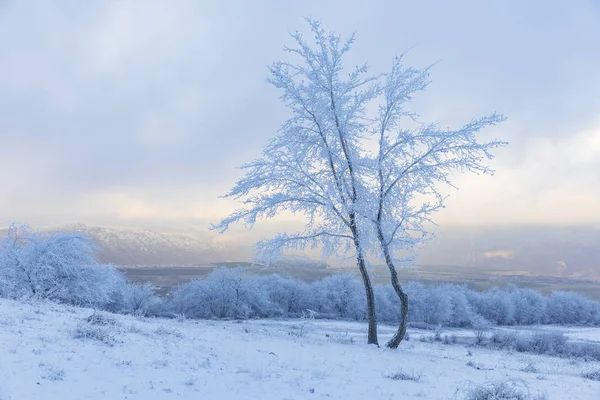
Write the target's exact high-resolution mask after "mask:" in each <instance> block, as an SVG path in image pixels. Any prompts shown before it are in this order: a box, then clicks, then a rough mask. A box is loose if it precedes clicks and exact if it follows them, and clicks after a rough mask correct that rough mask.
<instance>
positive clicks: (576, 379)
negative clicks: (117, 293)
mask: <svg viewBox="0 0 600 400" xmlns="http://www.w3.org/2000/svg"><path fill="white" fill-rule="evenodd" d="M93 313H94V311H93V310H91V309H85V308H75V307H68V306H62V305H56V304H51V303H37V302H32V303H24V302H16V301H9V300H2V299H0V399H1V400H33V399H36V400H37V399H60V400H68V399H73V400H75V399H77V400H81V399H89V400H93V399H175V398H184V399H200V398H201V399H279V400H283V399H372V400H375V399H460V398H462V397H463V396H464V394H465V393H466V391H467V390H468V389H469V388H470V387H472V385H475V384H481V383H484V382H489V381H499V380H510V379H516V380H519V381H520V383H521V384H524V385H526V387H527V389H528V391H529V392H530V393H531V394H532V395H535V394H538V393H539V394H546V395H547V398H548V399H551V400H552V399H560V400H566V399H573V400H576V399H582V400H583V399H585V400H595V399H600V382H596V381H592V380H586V379H584V378H582V377H581V376H580V375H581V374H582V373H583V372H587V371H592V370H597V369H599V368H600V363H598V362H584V361H581V360H569V359H561V358H556V357H545V356H536V355H530V354H522V353H512V354H511V353H507V352H502V351H495V350H489V349H483V348H477V347H466V346H465V345H460V344H457V345H445V344H442V343H424V342H421V341H419V340H416V339H417V338H418V336H419V335H423V334H426V335H428V334H431V333H427V332H424V331H416V330H410V331H409V333H410V334H411V340H409V341H408V342H404V343H402V344H401V347H400V348H399V349H398V350H390V349H387V348H385V347H381V348H377V347H375V346H369V345H367V344H365V331H366V324H362V323H352V322H338V321H322V320H314V321H313V320H290V321H279V320H278V321H275V320H252V321H192V320H166V319H143V318H136V317H130V316H122V315H112V314H108V313H101V314H102V315H103V316H106V317H108V318H109V319H110V318H112V319H114V323H112V324H109V325H106V326H102V325H90V324H89V323H88V322H87V321H86V319H87V317H89V316H90V315H92V314H93ZM546 328H547V327H546ZM77 329H83V330H84V331H85V330H86V329H89V330H91V331H94V330H96V332H100V333H103V334H108V336H106V337H107V338H108V339H110V340H109V343H111V341H112V343H111V344H107V343H105V342H102V341H99V340H96V339H89V338H88V339H78V338H74V332H76V331H77ZM563 330H564V331H565V332H566V334H567V335H569V332H570V329H569V328H566V329H565V328H563ZM393 331H394V328H393V327H389V326H381V327H380V340H381V341H382V342H383V341H384V340H385V339H387V338H389V337H390V336H391V335H392V333H393ZM573 331H574V332H576V333H577V334H578V335H580V337H581V339H583V340H586V341H597V342H600V329H591V328H590V329H582V328H573ZM450 333H454V334H457V335H459V334H460V333H461V331H457V330H453V331H451V332H450ZM463 333H464V334H465V336H468V335H469V334H470V333H469V331H463ZM581 339H580V340H581ZM469 352H471V353H472V355H469ZM467 363H470V364H471V366H469V365H467ZM527 367H529V368H527ZM523 369H525V370H526V371H527V370H529V371H531V370H532V369H534V370H535V372H524V371H522V370H523ZM397 372H405V373H407V374H409V375H410V374H413V375H416V376H420V379H418V381H416V382H415V381H405V380H393V379H390V378H389V377H388V376H389V375H391V374H394V373H397Z"/></svg>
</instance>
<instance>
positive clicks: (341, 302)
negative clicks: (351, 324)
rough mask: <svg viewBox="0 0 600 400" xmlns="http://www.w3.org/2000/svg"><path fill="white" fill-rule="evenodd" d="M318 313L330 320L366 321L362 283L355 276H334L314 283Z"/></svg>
mask: <svg viewBox="0 0 600 400" xmlns="http://www.w3.org/2000/svg"><path fill="white" fill-rule="evenodd" d="M312 287H313V290H314V291H315V292H314V296H315V299H317V301H318V303H317V311H318V312H319V313H321V314H323V315H325V316H327V317H329V318H341V319H353V320H364V319H365V318H366V315H367V311H366V307H365V301H366V300H365V294H364V288H363V286H362V283H361V282H360V281H359V280H358V279H357V278H356V277H354V276H353V275H349V274H343V275H332V276H328V277H325V278H323V279H321V280H320V281H317V282H315V283H313V285H312Z"/></svg>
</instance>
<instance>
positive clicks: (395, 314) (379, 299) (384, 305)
mask: <svg viewBox="0 0 600 400" xmlns="http://www.w3.org/2000/svg"><path fill="white" fill-rule="evenodd" d="M373 289H374V290H373V291H374V294H375V310H376V312H377V318H378V320H379V321H381V322H385V323H388V324H397V323H398V322H399V321H400V299H399V298H398V295H396V292H394V288H393V287H392V286H391V285H375V286H374V288H373ZM405 340H406V338H405Z"/></svg>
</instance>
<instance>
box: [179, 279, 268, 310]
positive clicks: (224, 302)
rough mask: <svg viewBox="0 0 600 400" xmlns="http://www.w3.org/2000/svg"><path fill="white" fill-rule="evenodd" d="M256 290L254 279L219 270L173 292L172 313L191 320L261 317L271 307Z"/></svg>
mask: <svg viewBox="0 0 600 400" xmlns="http://www.w3.org/2000/svg"><path fill="white" fill-rule="evenodd" d="M258 289H259V287H258V285H257V280H256V279H255V278H252V277H249V276H247V275H245V274H242V272H241V270H240V269H228V268H224V267H222V268H218V269H216V270H214V271H213V272H212V273H211V274H210V275H209V276H208V277H207V278H205V279H199V280H195V281H192V282H189V283H186V284H183V285H181V286H180V287H179V288H178V289H177V290H175V292H174V293H173V297H172V309H173V311H174V312H176V313H178V314H183V315H185V316H186V317H190V318H250V317H261V316H265V315H268V311H269V310H270V309H271V304H270V303H269V299H268V298H267V296H266V295H265V293H264V292H262V291H261V290H258Z"/></svg>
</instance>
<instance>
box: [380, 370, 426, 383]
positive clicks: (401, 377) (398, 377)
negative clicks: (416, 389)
mask: <svg viewBox="0 0 600 400" xmlns="http://www.w3.org/2000/svg"><path fill="white" fill-rule="evenodd" d="M385 377H386V378H388V379H391V380H393V381H413V382H419V380H420V379H421V374H417V373H414V372H404V371H396V372H394V373H391V374H388V375H386V376H385Z"/></svg>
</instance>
